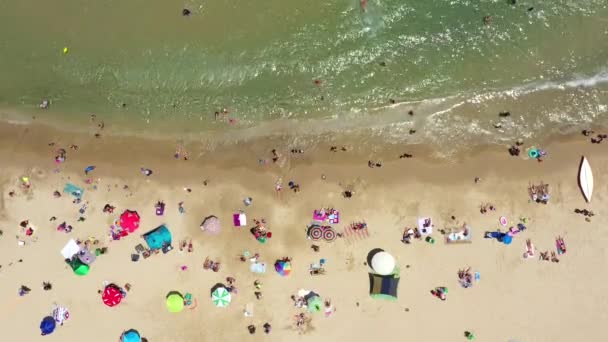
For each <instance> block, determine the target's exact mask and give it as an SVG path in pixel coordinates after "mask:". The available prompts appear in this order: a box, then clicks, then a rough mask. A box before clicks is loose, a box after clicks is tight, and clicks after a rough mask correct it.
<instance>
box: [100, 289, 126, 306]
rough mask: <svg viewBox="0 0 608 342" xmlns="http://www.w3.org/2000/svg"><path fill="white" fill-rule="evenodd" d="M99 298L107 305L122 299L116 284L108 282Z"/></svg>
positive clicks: (112, 304)
mask: <svg viewBox="0 0 608 342" xmlns="http://www.w3.org/2000/svg"><path fill="white" fill-rule="evenodd" d="M101 299H102V300H103V303H104V304H105V305H107V306H115V305H118V304H119V303H120V301H121V300H122V292H121V291H120V289H119V288H118V286H116V285H113V284H110V285H108V286H106V288H105V289H104V290H103V294H102V295H101Z"/></svg>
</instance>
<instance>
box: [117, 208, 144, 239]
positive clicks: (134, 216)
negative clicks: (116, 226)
mask: <svg viewBox="0 0 608 342" xmlns="http://www.w3.org/2000/svg"><path fill="white" fill-rule="evenodd" d="M139 221H140V218H139V214H138V213H137V211H133V210H128V209H127V210H125V211H124V212H123V213H122V214H121V215H120V227H121V228H122V229H124V230H126V231H127V232H129V233H133V232H134V231H136V230H137V228H139Z"/></svg>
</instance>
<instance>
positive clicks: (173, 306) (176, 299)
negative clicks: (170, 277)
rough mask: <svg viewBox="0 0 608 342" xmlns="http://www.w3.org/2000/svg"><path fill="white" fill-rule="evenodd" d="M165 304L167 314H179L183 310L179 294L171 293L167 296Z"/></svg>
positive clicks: (182, 300) (182, 299) (181, 297)
mask: <svg viewBox="0 0 608 342" xmlns="http://www.w3.org/2000/svg"><path fill="white" fill-rule="evenodd" d="M166 304H167V310H169V312H181V311H182V310H184V297H183V296H182V295H181V293H179V292H171V293H169V294H168V295H167V302H166Z"/></svg>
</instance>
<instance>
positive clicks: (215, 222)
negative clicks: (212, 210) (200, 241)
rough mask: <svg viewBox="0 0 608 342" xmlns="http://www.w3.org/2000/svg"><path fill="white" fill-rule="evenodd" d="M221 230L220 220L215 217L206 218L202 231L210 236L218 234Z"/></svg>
mask: <svg viewBox="0 0 608 342" xmlns="http://www.w3.org/2000/svg"><path fill="white" fill-rule="evenodd" d="M221 229H222V227H221V226H220V220H219V219H218V218H217V217H215V216H209V217H207V218H205V220H204V221H203V224H201V230H203V231H205V232H207V233H210V234H218V233H219V232H220V230H221Z"/></svg>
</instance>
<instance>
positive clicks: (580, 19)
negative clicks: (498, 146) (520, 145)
mask: <svg viewBox="0 0 608 342" xmlns="http://www.w3.org/2000/svg"><path fill="white" fill-rule="evenodd" d="M607 6H608V5H607V3H606V1H602V0H556V1H551V2H540V1H522V0H519V1H518V2H517V4H516V5H510V4H509V3H508V2H507V1H506V0H500V1H483V0H482V1H467V0H453V1H448V0H427V1H413V0H407V1H404V0H385V1H378V0H368V2H367V7H366V10H365V11H362V9H361V5H360V2H359V1H358V0H338V1H331V2H327V1H321V0H310V1H305V2H304V1H298V2H296V1H293V0H291V1H290V0H287V1H286V0H281V1H279V0H269V1H265V2H264V4H263V5H262V4H260V3H256V2H251V1H246V0H232V1H229V2H213V1H201V0H190V1H187V2H186V4H185V7H187V8H189V9H191V11H192V12H193V13H192V15H191V16H189V17H183V16H182V15H181V10H182V8H183V7H184V4H183V3H175V2H168V1H160V0H148V1H142V0H134V1H127V2H125V1H115V0H105V1H91V0H84V1H79V2H76V1H69V0H58V1H54V2H39V1H33V0H20V1H16V0H10V1H7V0H0V75H2V77H1V78H0V105H2V107H4V108H13V109H15V110H18V111H21V112H32V111H35V110H37V104H38V103H39V102H40V100H41V99H42V98H49V99H50V100H51V101H52V110H50V111H48V112H44V114H39V116H40V117H42V118H43V119H49V118H50V119H57V118H61V119H62V120H64V121H68V122H86V118H87V117H88V113H96V114H97V115H98V116H103V117H104V118H106V120H108V121H111V122H114V123H115V124H116V125H119V126H121V127H124V129H125V130H127V131H137V132H148V133H155V134H158V133H163V134H172V133H177V132H179V134H180V135H181V136H182V137H184V136H190V137H193V138H200V136H201V135H204V134H207V133H208V132H210V131H213V132H215V133H214V134H215V136H226V137H235V136H238V137H242V136H248V135H251V136H259V135H264V134H269V133H273V134H274V133H277V132H276V130H279V131H280V130H287V131H288V132H289V133H292V134H306V135H310V134H311V133H315V132H320V133H323V134H332V133H331V132H335V131H339V132H343V131H345V130H354V131H361V132H368V133H369V134H372V135H381V136H385V137H387V138H388V139H389V140H390V141H394V142H400V141H414V142H431V143H436V144H439V145H448V144H449V145H452V144H453V142H454V141H457V142H462V143H463V144H466V143H468V142H469V141H470V140H479V139H481V140H484V139H489V141H502V140H504V141H507V140H510V139H513V138H514V137H516V136H522V135H523V136H528V137H534V136H535V135H538V134H539V132H545V133H548V132H554V131H563V130H565V129H573V127H579V126H580V125H589V124H590V123H595V124H606V122H602V120H606V119H605V116H606V115H605V114H606V111H607V109H606V104H608V101H606V100H607V97H608V95H607V93H606V90H608V83H607V82H608V62H607V61H608V7H607ZM530 7H534V9H533V10H532V11H528V8H530ZM485 15H491V16H492V23H491V24H490V25H484V24H483V21H482V18H483V17H484V16H485ZM64 47H68V48H69V52H68V53H67V54H63V53H62V49H63V48H64ZM315 80H318V81H319V82H318V84H315V82H314V81H315ZM390 99H393V100H395V102H396V104H397V105H395V106H389V104H390V103H389V100H390ZM123 104H124V105H123ZM398 104H401V105H398ZM222 108H227V109H228V110H229V114H228V115H227V116H228V117H230V118H233V119H234V120H235V122H236V124H233V125H230V124H220V123H217V122H214V120H213V118H214V114H213V113H214V112H215V111H217V110H220V109H222ZM410 109H414V110H415V112H416V115H415V116H414V117H410V116H408V115H407V112H408V111H409V110H410ZM506 110H508V111H510V112H512V114H513V116H512V117H511V118H510V119H508V120H506V121H505V122H504V123H503V129H502V132H501V134H499V135H496V134H492V133H495V131H494V128H493V126H492V125H493V124H494V123H496V121H497V120H498V117H497V113H498V112H499V111H506ZM285 119H289V120H288V122H285ZM256 128H258V129H257V130H256ZM412 128H416V129H417V130H418V132H419V133H420V134H419V133H417V134H416V135H414V136H410V135H409V134H407V131H409V129H412ZM366 134H367V133H366Z"/></svg>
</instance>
